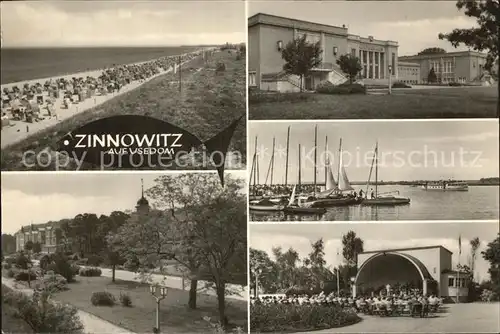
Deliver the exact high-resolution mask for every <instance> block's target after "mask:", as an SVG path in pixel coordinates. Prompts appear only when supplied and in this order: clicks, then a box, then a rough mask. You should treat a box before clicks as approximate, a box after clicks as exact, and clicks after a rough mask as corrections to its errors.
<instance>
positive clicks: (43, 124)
mask: <svg viewBox="0 0 500 334" xmlns="http://www.w3.org/2000/svg"><path fill="white" fill-rule="evenodd" d="M198 57H199V56H198ZM194 59H197V57H195V58H193V59H191V60H188V61H185V62H183V63H182V64H181V66H182V65H184V64H185V63H187V62H190V61H192V60H194ZM172 71H173V68H172V67H171V68H169V69H167V70H166V71H162V72H160V73H158V74H155V75H153V76H151V77H149V78H147V79H145V80H141V81H133V82H131V83H130V84H128V85H125V86H123V87H122V88H121V89H120V91H119V92H115V93H112V94H107V95H96V96H93V97H92V98H90V99H86V100H84V101H83V102H79V103H76V104H72V105H71V107H70V108H68V109H66V108H63V107H62V104H63V100H64V96H62V95H61V97H59V99H57V100H56V102H55V103H54V106H55V109H56V114H57V118H56V117H51V118H49V117H48V116H46V115H45V114H46V113H47V111H46V110H45V109H40V112H41V114H43V115H44V116H43V117H45V119H44V120H41V121H39V122H34V123H26V122H24V121H12V120H11V125H10V126H5V127H3V128H2V143H1V148H2V149H3V148H4V147H6V146H9V145H12V144H15V143H17V142H20V141H22V140H23V139H25V138H27V137H29V136H31V135H33V134H35V133H37V132H40V131H41V130H44V129H47V128H49V127H52V126H54V125H56V124H57V123H59V122H61V121H62V120H65V119H68V118H71V117H73V116H75V115H76V114H79V113H82V112H84V111H86V110H89V109H91V108H93V107H96V106H99V105H101V104H103V103H104V102H107V101H109V100H111V99H113V98H115V97H117V96H120V95H123V94H125V93H127V92H130V91H132V90H134V89H136V88H137V87H139V86H141V85H143V84H145V83H146V82H149V81H151V80H153V79H154V78H157V77H158V76H160V75H164V74H167V73H169V72H172ZM101 72H102V71H93V72H90V74H89V76H94V77H97V76H99V75H100V74H101ZM57 78H59V77H57ZM18 86H22V84H18ZM2 87H3V86H2ZM28 129H29V131H28Z"/></svg>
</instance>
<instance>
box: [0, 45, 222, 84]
mask: <svg viewBox="0 0 500 334" xmlns="http://www.w3.org/2000/svg"><path fill="white" fill-rule="evenodd" d="M210 49H213V48H203V49H197V50H195V51H191V52H185V53H181V54H178V55H171V56H164V57H159V58H152V59H149V60H142V61H138V62H133V63H124V64H117V66H115V67H120V66H133V65H141V64H145V63H149V62H155V61H158V60H160V59H163V58H166V59H168V58H174V57H179V56H184V55H188V54H194V53H198V52H201V51H204V50H210ZM115 67H113V66H110V67H105V68H100V69H93V70H92V69H91V70H86V71H80V72H73V73H66V74H60V75H54V76H51V77H44V78H38V79H28V80H22V81H16V82H10V83H5V84H4V83H1V84H0V90H1V91H2V93H3V90H4V88H8V89H11V88H12V87H14V86H18V87H19V88H22V87H23V86H24V85H25V84H29V85H30V86H31V85H35V84H37V83H40V84H42V85H43V84H44V83H45V82H46V81H49V80H53V81H54V80H57V79H62V78H64V79H71V78H73V77H75V78H79V77H80V78H81V77H87V76H91V77H98V76H99V75H101V74H102V73H103V72H104V71H105V70H107V69H113V68H115Z"/></svg>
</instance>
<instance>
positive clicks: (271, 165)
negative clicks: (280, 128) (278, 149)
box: [264, 137, 275, 186]
mask: <svg viewBox="0 0 500 334" xmlns="http://www.w3.org/2000/svg"><path fill="white" fill-rule="evenodd" d="M274 146H275V138H274V137H273V150H272V153H271V160H269V167H268V168H267V175H266V182H265V183H264V184H267V180H268V179H269V175H271V183H269V185H270V186H272V185H273V173H274Z"/></svg>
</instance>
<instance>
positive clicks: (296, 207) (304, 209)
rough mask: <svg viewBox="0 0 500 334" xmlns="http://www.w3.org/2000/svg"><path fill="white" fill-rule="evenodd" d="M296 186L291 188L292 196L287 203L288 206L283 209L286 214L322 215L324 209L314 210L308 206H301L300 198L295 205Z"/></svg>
mask: <svg viewBox="0 0 500 334" xmlns="http://www.w3.org/2000/svg"><path fill="white" fill-rule="evenodd" d="M296 188H297V186H296V185H295V186H294V187H293V191H292V195H291V196H290V199H289V201H288V205H287V206H286V207H285V212H286V213H299V214H323V213H325V212H326V209H325V208H314V207H310V206H308V205H303V204H302V203H301V201H300V198H299V199H297V203H295V189H296Z"/></svg>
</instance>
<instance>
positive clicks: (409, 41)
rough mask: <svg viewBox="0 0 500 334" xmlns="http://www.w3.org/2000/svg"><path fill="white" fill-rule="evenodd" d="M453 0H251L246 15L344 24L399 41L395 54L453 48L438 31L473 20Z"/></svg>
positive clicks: (356, 31)
mask: <svg viewBox="0 0 500 334" xmlns="http://www.w3.org/2000/svg"><path fill="white" fill-rule="evenodd" d="M455 3H456V1H421V2H417V1H391V2H384V1H370V2H365V1H295V2H286V5H285V3H284V2H283V1H251V2H250V3H249V6H248V16H252V15H254V14H257V13H259V12H261V13H266V14H272V15H278V16H284V17H289V18H294V19H298V20H305V21H311V22H316V23H322V24H327V25H333V26H339V27H340V26H342V25H343V24H345V26H346V27H347V28H348V32H349V34H354V35H360V36H362V37H368V36H373V37H374V38H375V39H381V40H392V41H397V42H398V43H399V50H398V55H399V56H407V55H413V54H416V53H418V52H419V51H422V50H423V49H425V48H428V47H441V48H443V49H445V50H446V51H449V52H450V51H463V50H467V48H464V47H460V48H459V49H455V48H454V47H453V46H452V45H451V44H450V43H449V42H447V41H441V40H439V39H438V34H439V33H447V32H451V31H452V30H453V29H455V28H471V27H473V26H475V21H474V20H473V19H470V18H469V17H467V16H465V15H464V14H463V12H459V11H458V9H457V8H456V7H455Z"/></svg>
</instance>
